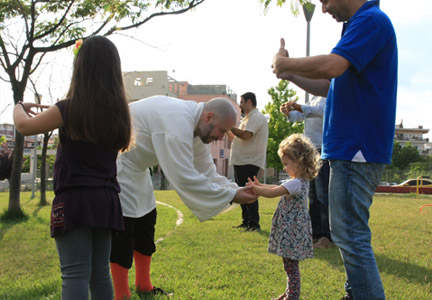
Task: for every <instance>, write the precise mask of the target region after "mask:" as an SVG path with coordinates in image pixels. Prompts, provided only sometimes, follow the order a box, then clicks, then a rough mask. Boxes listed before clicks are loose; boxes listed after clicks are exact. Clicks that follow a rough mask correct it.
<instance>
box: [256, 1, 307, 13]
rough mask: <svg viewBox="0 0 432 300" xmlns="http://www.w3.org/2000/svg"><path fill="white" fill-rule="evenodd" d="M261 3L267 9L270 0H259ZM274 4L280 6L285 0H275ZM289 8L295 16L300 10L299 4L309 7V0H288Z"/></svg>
mask: <svg viewBox="0 0 432 300" xmlns="http://www.w3.org/2000/svg"><path fill="white" fill-rule="evenodd" d="M260 1H261V3H263V4H264V8H265V9H266V10H267V9H268V7H269V5H270V3H271V2H272V0H260ZM275 2H276V5H277V6H280V7H282V6H283V5H284V4H285V3H286V2H287V0H275ZM289 2H290V9H291V12H292V13H293V14H294V15H295V16H297V15H298V14H299V11H300V6H302V5H305V6H306V7H307V8H308V9H309V5H310V4H311V0H290V1H289Z"/></svg>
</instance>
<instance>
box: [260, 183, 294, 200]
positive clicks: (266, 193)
mask: <svg viewBox="0 0 432 300" xmlns="http://www.w3.org/2000/svg"><path fill="white" fill-rule="evenodd" d="M252 191H253V192H254V193H255V194H257V195H258V196H263V197H266V198H274V197H278V196H282V195H286V194H289V193H288V191H287V189H286V188H284V187H283V186H282V185H277V186H273V187H271V186H263V185H253V186H252Z"/></svg>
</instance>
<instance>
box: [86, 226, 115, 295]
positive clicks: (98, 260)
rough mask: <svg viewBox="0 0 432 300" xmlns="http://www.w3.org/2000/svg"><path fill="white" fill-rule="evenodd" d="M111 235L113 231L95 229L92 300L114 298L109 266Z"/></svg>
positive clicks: (91, 278) (91, 282)
mask: <svg viewBox="0 0 432 300" xmlns="http://www.w3.org/2000/svg"><path fill="white" fill-rule="evenodd" d="M111 234H112V231H111V230H109V229H95V228H93V247H92V273H91V277H90V293H91V299H92V300H106V299H112V298H113V286H112V281H111V275H110V265H109V258H110V252H111Z"/></svg>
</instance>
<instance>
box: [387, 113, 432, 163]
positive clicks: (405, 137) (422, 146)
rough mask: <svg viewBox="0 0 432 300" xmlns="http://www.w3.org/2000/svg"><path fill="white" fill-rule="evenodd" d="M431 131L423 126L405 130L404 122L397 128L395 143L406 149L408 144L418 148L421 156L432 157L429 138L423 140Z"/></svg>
mask: <svg viewBox="0 0 432 300" xmlns="http://www.w3.org/2000/svg"><path fill="white" fill-rule="evenodd" d="M428 132H429V129H424V128H423V126H418V127H417V128H404V126H403V121H401V123H400V124H399V125H396V128H395V141H397V142H399V144H400V145H401V146H402V147H404V146H405V145H406V144H407V143H408V142H409V143H411V146H413V147H416V148H417V151H418V152H419V153H420V155H423V156H431V155H432V143H431V142H429V139H428V138H423V135H425V134H427V133H428Z"/></svg>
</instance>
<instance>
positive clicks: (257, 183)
mask: <svg viewBox="0 0 432 300" xmlns="http://www.w3.org/2000/svg"><path fill="white" fill-rule="evenodd" d="M253 184H254V185H261V183H260V182H259V180H258V178H257V177H256V176H254V181H253Z"/></svg>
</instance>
